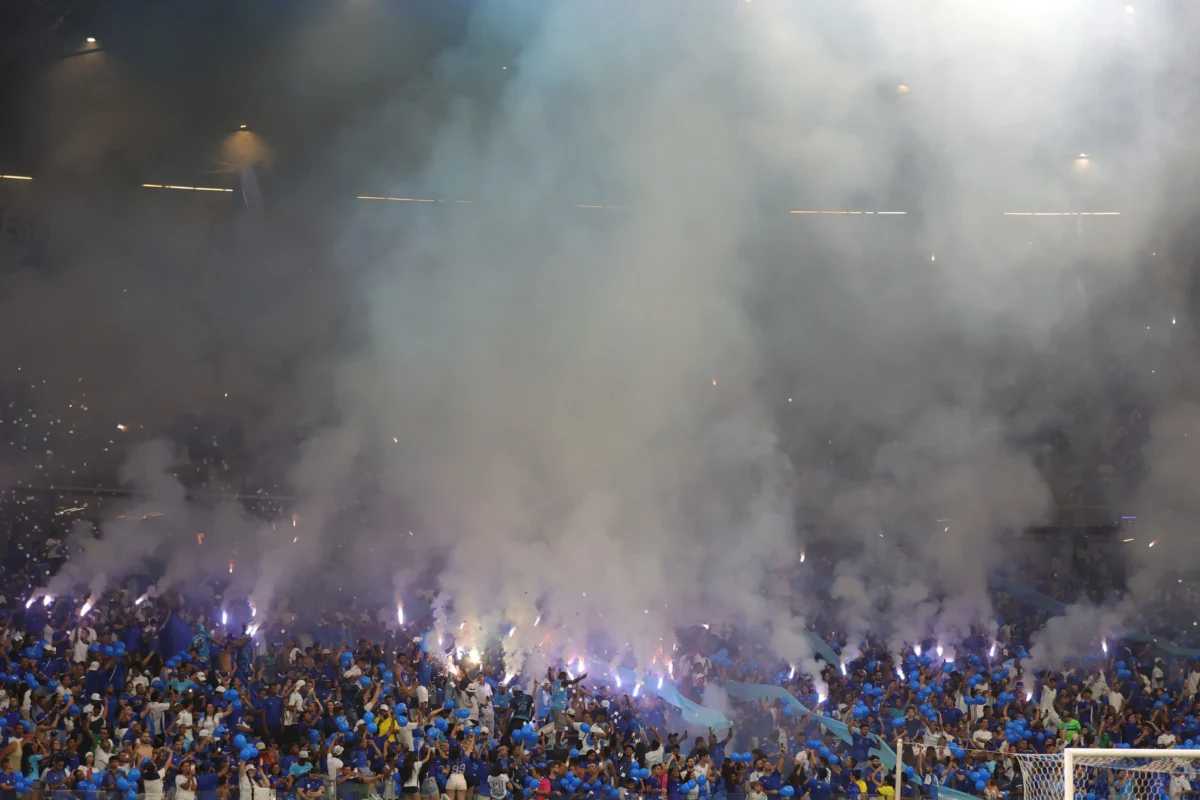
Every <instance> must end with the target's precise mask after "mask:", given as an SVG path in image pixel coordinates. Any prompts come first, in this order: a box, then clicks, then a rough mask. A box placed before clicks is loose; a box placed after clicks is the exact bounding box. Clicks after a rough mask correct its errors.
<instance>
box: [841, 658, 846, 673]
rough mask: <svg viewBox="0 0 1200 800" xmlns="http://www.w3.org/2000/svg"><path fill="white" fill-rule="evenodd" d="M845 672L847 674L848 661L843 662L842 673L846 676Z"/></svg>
mask: <svg viewBox="0 0 1200 800" xmlns="http://www.w3.org/2000/svg"><path fill="white" fill-rule="evenodd" d="M845 674H846V662H844V661H843V662H842V675H843V676H844V675H845Z"/></svg>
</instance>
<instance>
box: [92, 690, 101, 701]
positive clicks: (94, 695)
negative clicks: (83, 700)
mask: <svg viewBox="0 0 1200 800" xmlns="http://www.w3.org/2000/svg"><path fill="white" fill-rule="evenodd" d="M100 699H101V698H100V693H99V692H92V702H94V703H98V702H100Z"/></svg>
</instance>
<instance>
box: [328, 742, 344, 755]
mask: <svg viewBox="0 0 1200 800" xmlns="http://www.w3.org/2000/svg"><path fill="white" fill-rule="evenodd" d="M329 752H331V753H333V754H334V755H335V756H340V755H341V754H342V746H341V745H340V744H338V745H334V747H333V749H332V750H330V751H329Z"/></svg>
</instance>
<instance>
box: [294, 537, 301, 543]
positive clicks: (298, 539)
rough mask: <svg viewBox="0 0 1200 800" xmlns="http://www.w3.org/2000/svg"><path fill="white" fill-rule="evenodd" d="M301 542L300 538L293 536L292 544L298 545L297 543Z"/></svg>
mask: <svg viewBox="0 0 1200 800" xmlns="http://www.w3.org/2000/svg"><path fill="white" fill-rule="evenodd" d="M299 541H300V537H299V536H293V537H292V544H296V543H297V542H299Z"/></svg>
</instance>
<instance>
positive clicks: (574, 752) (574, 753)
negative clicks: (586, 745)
mask: <svg viewBox="0 0 1200 800" xmlns="http://www.w3.org/2000/svg"><path fill="white" fill-rule="evenodd" d="M571 758H579V751H578V750H576V749H575V748H574V747H572V748H571Z"/></svg>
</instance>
